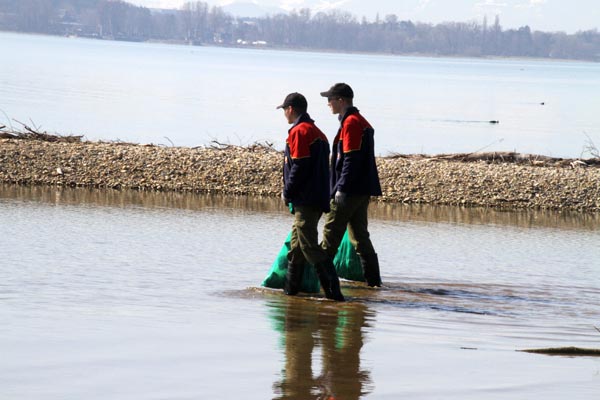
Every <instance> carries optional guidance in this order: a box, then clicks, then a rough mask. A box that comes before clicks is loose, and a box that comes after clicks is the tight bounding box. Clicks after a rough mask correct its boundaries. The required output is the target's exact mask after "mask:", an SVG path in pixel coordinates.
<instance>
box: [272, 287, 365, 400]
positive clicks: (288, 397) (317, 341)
mask: <svg viewBox="0 0 600 400" xmlns="http://www.w3.org/2000/svg"><path fill="white" fill-rule="evenodd" d="M269 306H271V307H272V314H271V316H272V318H273V322H275V326H276V329H277V330H278V331H279V332H281V334H282V337H281V339H282V343H281V345H282V347H283V349H284V351H285V353H284V354H285V369H284V370H283V371H282V373H281V380H280V381H278V382H276V383H275V385H274V390H275V393H276V395H277V396H276V397H275V399H285V400H307V399H313V400H333V399H344V400H357V399H360V397H361V396H362V395H365V394H367V393H368V392H369V391H370V389H371V382H370V378H369V373H368V371H364V370H361V369H360V350H361V348H362V345H363V343H364V337H363V335H364V333H365V332H364V331H365V328H367V327H368V326H369V322H370V321H372V320H373V317H374V314H373V312H372V311H370V310H369V309H368V308H367V307H366V306H365V305H364V304H351V303H345V304H331V303H330V302H321V301H311V300H304V299H289V300H288V299H286V301H284V302H273V303H270V304H269ZM318 350H320V353H321V366H320V367H321V371H320V374H317V375H316V374H314V373H313V367H316V368H318V365H317V366H315V365H314V363H313V354H314V353H317V352H318Z"/></svg>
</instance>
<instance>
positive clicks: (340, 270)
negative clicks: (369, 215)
mask: <svg viewBox="0 0 600 400" xmlns="http://www.w3.org/2000/svg"><path fill="white" fill-rule="evenodd" d="M333 265H335V270H336V271H337V274H338V276H339V277H340V278H344V279H347V280H349V281H358V282H364V281H365V275H364V274H363V269H362V265H361V264H360V257H359V256H358V254H357V253H356V250H355V249H354V246H352V243H350V237H349V236H348V231H347V230H346V233H344V237H343V238H342V243H340V247H338V251H337V253H336V254H335V257H334V259H333Z"/></svg>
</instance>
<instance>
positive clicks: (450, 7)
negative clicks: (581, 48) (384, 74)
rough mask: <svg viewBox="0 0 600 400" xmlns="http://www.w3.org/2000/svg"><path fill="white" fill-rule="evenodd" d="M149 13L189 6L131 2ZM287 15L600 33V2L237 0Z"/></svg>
mask: <svg viewBox="0 0 600 400" xmlns="http://www.w3.org/2000/svg"><path fill="white" fill-rule="evenodd" d="M128 1H129V2H130V3H135V4H139V5H144V6H147V7H163V8H179V7H180V6H181V5H182V4H183V3H185V2H186V0H128ZM204 1H205V2H206V3H208V4H210V5H225V4H228V3H232V2H234V1H232V0H204ZM235 2H237V3H255V4H257V5H260V6H265V7H279V8H282V9H285V10H292V9H299V8H304V7H308V8H311V9H312V10H314V11H323V10H329V9H332V8H339V9H342V10H345V11H349V12H351V13H353V14H355V15H356V16H358V17H362V16H366V17H367V18H368V19H369V20H373V19H374V18H375V15H376V14H377V13H379V15H380V16H381V17H382V18H383V17H384V16H385V15H386V14H396V15H398V17H400V19H402V20H405V19H410V20H412V21H419V22H432V23H437V22H444V21H471V20H477V21H481V20H482V19H483V16H485V15H487V17H488V21H489V22H490V23H492V22H493V21H494V17H495V16H496V15H499V16H500V23H501V25H502V26H503V27H504V28H517V27H520V26H523V25H529V26H530V27H531V28H532V29H534V30H543V31H565V32H568V33H573V32H576V31H578V30H587V29H594V28H596V29H597V28H600V1H599V0H369V1H365V0H238V1H235Z"/></svg>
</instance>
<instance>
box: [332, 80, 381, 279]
mask: <svg viewBox="0 0 600 400" xmlns="http://www.w3.org/2000/svg"><path fill="white" fill-rule="evenodd" d="M321 96H323V97H326V98H327V104H328V105H329V108H331V112H332V113H333V114H338V116H339V120H340V128H339V130H338V132H337V135H336V137H335V139H334V141H333V150H332V156H331V169H330V173H331V199H332V200H331V212H330V213H328V214H327V216H326V217H325V226H324V228H323V242H322V244H321V246H322V247H323V249H324V250H325V251H326V252H327V254H328V255H329V257H330V258H333V257H334V256H335V254H336V252H337V249H338V247H339V245H340V243H341V241H342V238H343V236H344V233H345V231H346V229H348V234H349V237H350V241H351V243H352V245H353V246H354V248H355V249H356V252H357V253H358V255H359V257H360V262H361V266H362V269H363V273H364V276H365V280H366V281H367V285H369V286H381V275H380V272H379V260H378V258H377V254H376V253H375V249H374V248H373V244H372V243H371V239H370V237H369V231H368V229H367V226H368V221H367V209H368V207H369V200H370V197H371V196H381V186H380V184H379V176H378V174H377V165H376V164H375V150H374V140H373V135H374V133H375V131H374V130H373V128H372V127H371V124H369V122H367V120H366V119H365V118H364V117H363V116H362V115H361V114H360V113H359V111H358V109H357V108H356V107H354V105H353V99H354V92H353V91H352V88H351V87H350V86H348V85H347V84H345V83H336V84H335V85H333V86H332V87H331V88H330V89H329V90H327V91H326V92H321Z"/></svg>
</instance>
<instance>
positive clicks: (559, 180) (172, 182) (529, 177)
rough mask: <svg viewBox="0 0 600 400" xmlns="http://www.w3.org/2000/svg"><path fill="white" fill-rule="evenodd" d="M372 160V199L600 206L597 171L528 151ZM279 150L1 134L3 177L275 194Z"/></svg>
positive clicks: (25, 181)
mask: <svg viewBox="0 0 600 400" xmlns="http://www.w3.org/2000/svg"><path fill="white" fill-rule="evenodd" d="M465 159H466V158H461V159H460V158H459V157H426V156H397V157H383V158H378V159H377V165H378V168H379V175H380V180H381V186H382V189H383V192H384V194H383V196H381V197H380V198H378V200H379V201H385V202H401V203H412V204H440V205H461V206H480V207H493V208H502V209H547V210H570V211H582V212H598V211H600V168H598V166H597V165H589V166H588V164H592V163H586V162H584V161H578V160H561V161H560V162H545V161H540V160H537V159H532V158H531V157H530V158H528V159H526V160H525V161H523V160H521V162H515V161H514V160H510V161H508V160H505V159H504V158H503V157H498V158H496V159H493V160H490V159H486V160H481V159H480V160H477V159H474V160H467V161H465ZM282 163H283V154H282V152H279V151H276V150H274V149H272V148H270V147H268V146H260V145H255V146H248V147H238V146H222V147H199V148H187V147H161V146H153V145H136V144H122V143H101V142H100V143H99V142H76V143H56V142H45V141H37V140H21V139H0V182H4V183H13V184H19V185H53V186H70V187H96V188H113V189H134V190H143V191H150V190H151V191H185V192H197V193H218V194H231V195H258V196H279V195H280V193H281V186H282Z"/></svg>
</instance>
